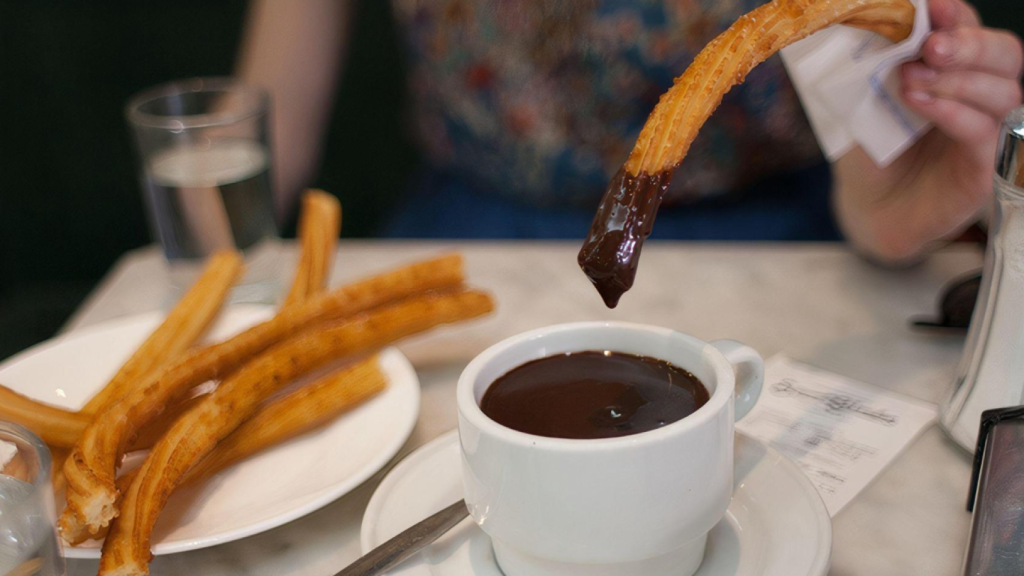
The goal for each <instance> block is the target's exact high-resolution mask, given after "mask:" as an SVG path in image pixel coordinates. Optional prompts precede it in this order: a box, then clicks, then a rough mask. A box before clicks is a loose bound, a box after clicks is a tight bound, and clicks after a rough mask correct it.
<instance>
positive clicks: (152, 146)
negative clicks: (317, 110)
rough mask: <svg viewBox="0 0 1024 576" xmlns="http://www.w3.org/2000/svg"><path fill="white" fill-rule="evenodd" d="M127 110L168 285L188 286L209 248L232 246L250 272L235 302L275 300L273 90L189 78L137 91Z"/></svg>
mask: <svg viewBox="0 0 1024 576" xmlns="http://www.w3.org/2000/svg"><path fill="white" fill-rule="evenodd" d="M125 114H126V116H127V118H128V123H129V125H130V126H131V128H132V131H133V133H134V136H135V143H136V145H137V150H138V156H139V168H140V170H139V172H140V178H141V181H142V190H143V194H144V196H145V200H146V206H147V210H148V214H149V220H150V225H151V228H152V231H153V235H154V236H155V238H156V239H157V240H158V241H159V242H160V245H161V246H162V247H163V251H164V255H165V256H166V257H167V263H168V270H169V273H170V279H171V284H172V286H173V287H174V288H175V289H177V290H179V291H181V290H184V289H187V288H188V286H189V285H191V283H192V281H194V280H195V278H196V277H198V274H199V271H200V270H201V268H202V263H203V261H204V260H205V258H206V257H207V256H209V255H210V254H212V253H213V252H215V251H217V250H219V249H223V248H237V249H239V250H240V251H242V253H243V254H244V256H245V263H246V269H247V274H246V276H245V277H244V278H243V279H242V280H241V281H240V282H239V284H238V287H236V289H235V290H234V292H233V293H232V301H235V302H239V301H244V302H271V301H273V299H274V297H275V296H276V289H277V285H276V284H277V283H276V269H277V266H276V264H277V252H278V250H277V245H278V243H277V237H278V230H277V226H276V223H275V219H274V198H273V180H272V178H271V167H272V158H271V151H270V145H269V139H268V133H267V126H268V117H269V114H270V97H269V95H268V94H267V93H266V92H265V91H263V90H260V89H258V88H255V87H252V86H246V85H244V84H241V83H239V82H237V81H235V80H232V79H230V78H194V79H191V80H183V81H177V82H171V83H169V84H164V85H162V86H158V87H156V88H153V89H151V90H147V91H145V92H143V93H141V94H138V95H136V96H135V97H133V98H132V99H131V100H130V101H129V102H128V105H127V107H126V109H125Z"/></svg>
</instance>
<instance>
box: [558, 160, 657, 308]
mask: <svg viewBox="0 0 1024 576" xmlns="http://www.w3.org/2000/svg"><path fill="white" fill-rule="evenodd" d="M671 179H672V173H671V172H668V171H664V172H657V173H655V174H648V173H646V172H641V173H640V175H639V176H633V175H632V174H630V173H629V172H627V171H626V168H625V167H623V168H620V169H619V172H618V173H617V174H616V175H615V177H614V178H612V181H611V182H610V183H609V184H608V189H607V190H606V191H605V193H604V198H602V199H601V205H600V206H598V208H597V214H595V215H594V223H593V224H591V225H590V233H589V234H587V240H586V242H584V243H583V248H582V249H580V254H579V257H578V258H577V260H578V262H579V264H580V268H582V269H583V272H584V273H585V274H586V275H587V277H588V278H590V281H591V282H593V283H594V286H595V287H596V288H597V291H598V292H599V293H600V294H601V297H602V298H604V303H605V304H606V305H607V306H608V307H609V308H615V306H616V305H618V303H619V298H621V297H622V295H623V294H625V292H626V290H629V289H630V287H632V286H633V278H634V277H636V267H637V264H639V263H640V249H641V248H643V245H644V240H645V239H646V238H647V237H648V236H650V235H651V230H652V229H653V227H654V217H655V215H657V213H658V206H660V205H661V199H662V198H663V197H664V196H665V191H666V190H668V184H669V181H670V180H671Z"/></svg>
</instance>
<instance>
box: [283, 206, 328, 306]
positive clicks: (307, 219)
mask: <svg viewBox="0 0 1024 576" xmlns="http://www.w3.org/2000/svg"><path fill="white" fill-rule="evenodd" d="M300 218H301V219H300V221H299V246H300V252H299V264H298V268H297V269H296V271H295V279H294V280H293V281H292V287H291V290H290V291H289V292H288V295H287V296H286V297H285V300H284V303H283V304H282V305H281V307H282V308H288V307H290V306H294V305H295V304H297V303H299V302H304V301H305V300H307V299H308V298H310V297H311V296H315V295H317V294H319V293H321V292H323V290H324V286H325V284H326V282H327V279H328V277H329V276H330V275H331V265H332V264H333V263H334V251H335V249H336V248H337V246H338V233H339V232H340V231H341V204H340V203H338V199H337V198H335V197H334V196H332V195H330V194H328V193H327V192H324V191H322V190H309V191H307V192H306V193H305V194H304V195H303V196H302V213H301V216H300Z"/></svg>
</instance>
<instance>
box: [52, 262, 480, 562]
mask: <svg viewBox="0 0 1024 576" xmlns="http://www.w3.org/2000/svg"><path fill="white" fill-rule="evenodd" d="M462 281H463V265H462V258H461V257H460V256H458V255H451V256H445V257H441V258H436V259H433V260H428V261H424V262H417V263H415V264H412V265H409V266H405V267H403V268H400V269H397V270H394V271H392V272H388V273H385V274H381V275H379V276H375V277H372V278H369V279H366V280H363V281H360V282H356V283H354V284H351V285H349V286H345V287H342V288H339V289H337V290H334V291H332V292H329V293H327V294H323V295H320V296H317V297H315V298H313V299H311V300H309V301H307V302H304V303H301V304H298V305H296V306H294V307H291V308H287V309H285V310H283V311H281V312H280V313H279V314H278V315H277V316H275V317H274V318H272V319H271V320H268V321H267V322H264V323H262V324H259V325H257V326H254V327H253V328H250V329H248V330H246V331H244V332H242V333H241V334H239V335H237V336H235V337H233V338H231V339H229V340H226V341H224V342H221V343H219V344H214V345H212V346H209V347H207V348H203V349H201V350H196V351H192V352H190V353H187V354H186V355H185V356H184V357H183V358H181V359H180V360H179V361H177V362H175V363H173V364H172V365H171V366H169V367H168V368H166V369H165V370H164V371H163V372H162V373H161V374H159V375H158V376H157V377H156V378H154V379H153V380H151V381H149V382H147V383H146V384H145V385H144V386H141V387H137V388H135V389H133V390H132V391H131V392H130V393H129V394H128V395H127V396H126V397H125V398H122V399H121V400H120V401H118V402H117V403H115V404H114V405H113V406H111V407H110V408H108V409H106V410H105V411H104V412H103V413H101V414H100V415H98V416H97V418H96V419H95V420H94V421H93V423H92V424H90V425H89V426H88V427H87V428H86V430H85V432H84V433H83V434H82V438H81V440H79V442H78V443H77V444H76V445H75V447H74V449H73V451H72V453H71V456H70V457H69V458H68V462H67V464H66V465H65V475H66V476H67V491H66V493H67V502H68V505H67V508H66V509H65V510H64V513H63V514H62V515H61V520H60V528H61V532H62V534H63V535H64V536H65V539H66V540H67V541H69V542H73V541H77V540H82V539H84V538H86V537H88V535H90V534H97V533H99V532H100V530H101V529H102V528H103V527H104V526H106V525H107V524H108V523H109V522H110V521H111V520H112V519H113V518H114V517H115V516H117V514H118V509H117V505H116V503H117V500H118V493H117V487H116V485H115V475H116V473H117V467H118V465H119V462H120V459H121V456H122V455H123V454H124V451H125V449H126V446H127V444H128V442H129V440H130V439H131V438H132V437H133V436H135V434H137V433H138V431H139V430H140V429H141V428H142V427H143V426H144V425H145V424H146V423H148V422H150V421H152V420H153V419H154V418H156V417H158V416H159V415H160V414H161V413H162V412H163V411H164V410H165V409H166V407H167V406H168V405H170V404H172V403H174V402H175V401H177V400H179V399H180V398H181V397H182V396H183V395H184V394H185V393H186V392H187V391H188V390H190V389H191V388H193V387H194V386H197V385H199V384H202V383H203V382H206V381H209V380H214V379H219V378H223V377H225V376H227V375H228V374H230V373H231V372H233V371H235V370H236V369H238V368H239V367H241V366H242V365H243V364H245V363H246V362H247V361H249V360H250V359H251V358H252V357H254V356H255V355H257V354H259V353H261V352H263V351H264V350H266V349H267V348H269V347H271V346H272V345H274V344H276V343H278V342H280V341H281V340H284V339H285V338H287V337H289V336H291V335H293V334H295V333H297V332H298V331H300V330H303V329H305V328H308V327H310V326H312V325H314V324H318V323H321V322H326V321H328V320H334V319H338V318H344V317H346V316H351V315H353V314H357V313H359V312H362V311H365V310H369V309H372V308H375V307H377V306H381V305H383V304H386V303H388V302H393V301H396V300H399V299H402V298H405V297H408V296H411V295H414V294H418V293H423V292H426V291H430V290H443V289H451V288H453V287H456V286H459V285H460V284H461V283H462Z"/></svg>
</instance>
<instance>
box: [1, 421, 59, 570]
mask: <svg viewBox="0 0 1024 576" xmlns="http://www.w3.org/2000/svg"><path fill="white" fill-rule="evenodd" d="M8 460H9V461H8ZM5 461H7V462H6V463H5ZM56 519H57V516H56V513H55V512H54V508H53V488H52V486H51V484H50V451H49V450H48V449H47V448H46V445H45V444H43V442H42V440H40V439H39V438H38V437H36V435H35V434H33V433H31V432H29V431H28V430H26V429H25V428H22V427H21V426H18V425H16V424H10V423H8V422H0V576H60V575H62V574H64V573H65V572H64V558H63V557H62V556H61V551H60V543H59V542H60V541H59V540H58V539H57V531H56V529H55V522H56Z"/></svg>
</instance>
